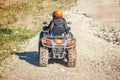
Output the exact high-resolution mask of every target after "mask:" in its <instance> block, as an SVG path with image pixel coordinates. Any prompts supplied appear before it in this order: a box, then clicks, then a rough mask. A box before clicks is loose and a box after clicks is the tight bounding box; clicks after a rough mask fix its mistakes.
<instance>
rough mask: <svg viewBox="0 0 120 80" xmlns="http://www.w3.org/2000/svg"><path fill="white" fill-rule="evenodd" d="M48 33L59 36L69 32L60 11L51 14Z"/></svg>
mask: <svg viewBox="0 0 120 80" xmlns="http://www.w3.org/2000/svg"><path fill="white" fill-rule="evenodd" d="M48 27H49V29H50V33H51V32H55V33H56V34H61V33H64V32H66V34H67V33H68V31H69V27H68V26H67V23H66V20H65V19H64V18H63V12H62V11H61V10H56V11H55V12H53V20H51V21H50V24H49V26H48Z"/></svg>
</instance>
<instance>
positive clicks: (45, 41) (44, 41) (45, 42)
mask: <svg viewBox="0 0 120 80" xmlns="http://www.w3.org/2000/svg"><path fill="white" fill-rule="evenodd" d="M42 43H44V44H47V45H49V46H50V45H51V42H50V40H49V39H42Z"/></svg>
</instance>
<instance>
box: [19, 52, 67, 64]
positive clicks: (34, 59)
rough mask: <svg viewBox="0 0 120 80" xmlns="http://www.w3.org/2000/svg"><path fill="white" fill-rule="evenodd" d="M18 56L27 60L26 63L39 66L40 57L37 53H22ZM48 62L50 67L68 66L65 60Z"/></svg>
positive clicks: (50, 60)
mask: <svg viewBox="0 0 120 80" xmlns="http://www.w3.org/2000/svg"><path fill="white" fill-rule="evenodd" d="M17 55H18V56H19V59H22V60H25V61H26V62H28V63H30V64H32V65H34V66H39V56H38V52H37V51H32V52H21V53H17ZM48 62H49V64H48V65H50V64H54V63H58V64H60V65H63V66H67V63H66V62H65V61H64V60H52V59H49V61H48Z"/></svg>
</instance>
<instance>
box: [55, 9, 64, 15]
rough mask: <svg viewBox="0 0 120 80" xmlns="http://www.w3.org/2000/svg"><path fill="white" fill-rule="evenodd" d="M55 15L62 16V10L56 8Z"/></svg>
mask: <svg viewBox="0 0 120 80" xmlns="http://www.w3.org/2000/svg"><path fill="white" fill-rule="evenodd" d="M55 17H63V12H62V11H61V10H56V11H55Z"/></svg>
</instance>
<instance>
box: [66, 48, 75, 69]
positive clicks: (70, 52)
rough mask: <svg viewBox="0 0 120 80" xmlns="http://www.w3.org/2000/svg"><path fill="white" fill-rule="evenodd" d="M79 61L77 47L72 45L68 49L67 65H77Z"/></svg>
mask: <svg viewBox="0 0 120 80" xmlns="http://www.w3.org/2000/svg"><path fill="white" fill-rule="evenodd" d="M76 61H77V51H76V47H72V48H71V49H69V50H68V57H67V65H68V67H75V66H76Z"/></svg>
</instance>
